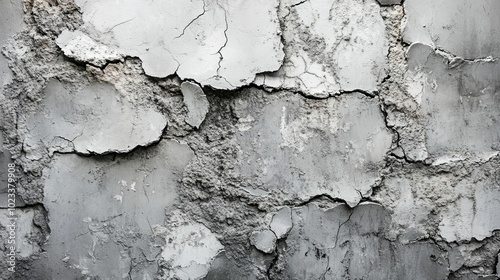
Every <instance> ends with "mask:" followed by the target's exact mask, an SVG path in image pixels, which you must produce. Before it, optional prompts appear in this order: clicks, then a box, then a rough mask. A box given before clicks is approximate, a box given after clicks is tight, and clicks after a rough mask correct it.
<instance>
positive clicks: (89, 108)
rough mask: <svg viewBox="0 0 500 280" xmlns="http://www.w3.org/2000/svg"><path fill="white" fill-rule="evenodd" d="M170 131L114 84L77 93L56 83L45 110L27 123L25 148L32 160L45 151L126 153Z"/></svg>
mask: <svg viewBox="0 0 500 280" xmlns="http://www.w3.org/2000/svg"><path fill="white" fill-rule="evenodd" d="M166 125H167V119H166V117H165V115H163V114H161V113H160V112H158V111H156V110H155V109H153V108H147V107H143V106H136V105H134V104H132V103H131V102H129V101H127V100H126V99H125V98H124V97H122V96H121V95H120V94H119V93H118V91H116V90H115V89H114V88H113V87H112V86H111V85H109V84H92V85H90V86H88V87H86V88H84V89H82V90H79V91H71V90H69V89H67V88H66V87H65V84H63V83H61V82H58V81H55V80H52V81H50V82H49V84H48V85H47V88H46V89H45V97H44V99H43V101H42V106H41V108H40V110H39V111H37V112H36V113H34V114H33V115H32V116H30V117H28V118H27V127H26V129H27V133H26V136H25V139H24V145H25V150H26V151H27V157H28V158H32V159H36V158H40V157H41V154H40V149H41V148H43V146H45V147H47V148H49V151H51V152H53V151H66V152H71V151H76V152H79V153H82V154H92V153H95V154H104V153H110V152H118V153H124V152H128V151H130V150H132V149H134V148H135V147H137V146H147V145H149V144H151V143H153V142H155V141H158V139H159V138H160V137H161V134H162V133H163V129H164V128H165V126H166Z"/></svg>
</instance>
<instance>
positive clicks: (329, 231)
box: [272, 203, 448, 280]
mask: <svg viewBox="0 0 500 280" xmlns="http://www.w3.org/2000/svg"><path fill="white" fill-rule="evenodd" d="M292 216H293V224H294V227H293V228H292V231H291V232H290V234H289V235H288V237H287V238H286V240H285V243H284V245H283V246H281V247H280V249H279V252H280V257H279V258H278V263H277V265H276V266H275V267H276V268H275V270H274V271H273V272H272V273H273V274H272V276H273V279H362V278H363V277H365V276H366V275H370V279H384V280H385V279H436V280H438V279H448V277H447V276H448V270H447V265H446V258H447V256H446V254H445V253H443V252H442V251H440V250H439V248H438V247H437V246H436V245H434V244H431V243H427V242H416V243H412V244H402V243H399V242H394V241H390V240H389V239H387V238H385V236H384V233H383V232H384V231H385V230H386V229H387V228H388V227H389V225H390V216H389V213H388V212H387V211H386V210H385V209H384V208H383V207H382V206H380V205H377V204H373V203H362V204H360V205H359V206H357V207H356V208H354V209H350V208H349V207H347V205H345V204H339V205H338V206H334V207H329V208H326V209H321V208H319V207H318V205H316V204H315V203H311V204H308V205H307V206H304V207H298V208H295V209H294V210H293V214H292ZM304 263H307V264H308V265H304Z"/></svg>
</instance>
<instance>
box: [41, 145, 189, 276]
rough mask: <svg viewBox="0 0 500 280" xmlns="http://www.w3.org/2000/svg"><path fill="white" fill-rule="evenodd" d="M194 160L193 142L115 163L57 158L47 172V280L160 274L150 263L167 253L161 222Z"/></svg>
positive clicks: (140, 153) (139, 153) (160, 147)
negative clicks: (160, 233) (157, 237)
mask: <svg viewBox="0 0 500 280" xmlns="http://www.w3.org/2000/svg"><path fill="white" fill-rule="evenodd" d="M192 157H193V152H192V151H191V150H190V149H189V147H187V146H186V145H182V144H179V143H177V142H176V141H162V142H160V143H159V144H158V145H157V146H155V147H152V148H150V149H148V150H139V151H137V152H135V153H133V154H131V155H128V156H118V157H117V158H115V159H114V160H112V156H105V157H80V156H77V155H73V154H70V155H58V156H55V158H54V163H53V165H52V166H51V167H50V168H48V169H46V170H45V172H44V176H45V187H44V193H45V200H44V205H45V207H46V208H47V210H48V212H49V221H50V222H49V226H50V228H51V229H53V232H52V234H51V235H50V237H49V241H48V244H47V245H46V246H45V250H46V251H47V254H46V255H43V258H42V259H41V260H40V262H41V263H42V264H43V265H44V266H45V271H44V272H45V277H46V278H43V279H53V278H54V277H56V278H59V279H75V277H76V276H80V275H87V276H99V277H100V278H108V279H122V278H123V277H124V276H126V275H129V273H131V272H133V275H132V276H133V278H132V279H153V278H154V276H155V275H156V270H157V267H156V262H155V261H152V262H147V260H148V259H149V260H155V258H156V256H157V255H159V253H160V252H161V248H159V247H158V246H157V245H161V242H159V241H158V240H155V233H156V227H158V225H163V223H164V219H165V209H166V207H169V206H171V205H173V203H174V202H175V200H176V198H177V195H176V186H177V184H178V181H179V179H180V178H182V173H183V171H184V168H185V166H186V165H187V164H188V163H189V161H190V160H191V158H192ZM143 254H144V255H143ZM140 262H146V265H144V264H141V263H140ZM110 268H111V269H110ZM56 275H57V276H56ZM147 275H149V276H147ZM137 277H140V278H137ZM143 277H149V278H143ZM40 279H42V278H40Z"/></svg>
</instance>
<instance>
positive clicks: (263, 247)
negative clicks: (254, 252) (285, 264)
mask: <svg viewBox="0 0 500 280" xmlns="http://www.w3.org/2000/svg"><path fill="white" fill-rule="evenodd" d="M250 244H252V245H253V246H255V248H257V249H258V250H259V251H262V252H264V253H266V254H270V253H272V252H274V250H275V249H276V235H275V234H274V233H273V232H272V231H271V230H268V229H265V230H262V231H254V232H252V234H251V235H250Z"/></svg>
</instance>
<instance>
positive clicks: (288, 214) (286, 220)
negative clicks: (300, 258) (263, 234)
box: [269, 207, 293, 239]
mask: <svg viewBox="0 0 500 280" xmlns="http://www.w3.org/2000/svg"><path fill="white" fill-rule="evenodd" d="M292 226H293V224H292V210H291V209H290V207H283V208H281V209H280V210H279V211H278V212H277V213H276V214H274V215H273V219H272V220H271V223H270V224H269V229H271V230H272V231H273V232H274V234H275V235H276V237H277V238H278V239H281V238H283V237H285V236H286V235H287V234H288V233H289V232H290V230H291V229H292Z"/></svg>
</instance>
